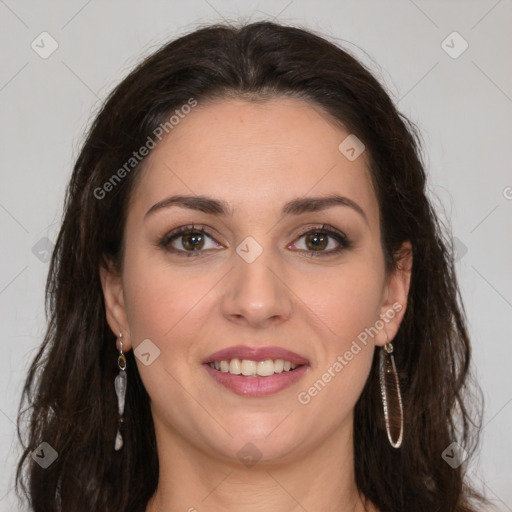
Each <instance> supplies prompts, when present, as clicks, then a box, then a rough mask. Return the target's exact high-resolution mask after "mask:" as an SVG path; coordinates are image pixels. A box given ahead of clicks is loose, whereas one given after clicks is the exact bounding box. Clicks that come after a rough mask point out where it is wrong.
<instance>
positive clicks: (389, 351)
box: [379, 342, 404, 448]
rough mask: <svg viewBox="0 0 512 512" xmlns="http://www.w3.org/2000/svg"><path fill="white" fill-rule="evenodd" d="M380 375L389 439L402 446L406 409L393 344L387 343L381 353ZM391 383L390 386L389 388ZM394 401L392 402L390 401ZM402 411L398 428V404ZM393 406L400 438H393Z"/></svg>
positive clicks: (395, 425)
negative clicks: (403, 405)
mask: <svg viewBox="0 0 512 512" xmlns="http://www.w3.org/2000/svg"><path fill="white" fill-rule="evenodd" d="M379 376H380V392H381V395H382V405H383V407H384V419H385V421H386V432H387V434H388V439H389V442H390V444H391V446H392V447H393V448H400V445H401V444H402V437H403V433H404V411H403V408H402V395H401V394H400V384H399V381H398V373H397V371H396V366H395V358H394V356H393V345H392V344H391V343H388V342H387V343H386V344H385V345H384V346H383V347H382V348H381V350H380V353H379ZM388 385H389V388H388ZM393 388H394V393H393V394H390V392H389V389H393ZM390 402H392V403H390ZM397 404H398V409H399V411H400V421H399V428H398V429H397V420H396V414H395V412H396V405H397ZM391 406H392V407H393V414H392V415H391V418H392V421H393V427H394V431H395V432H394V433H396V430H399V434H398V439H397V440H396V441H394V440H393V437H392V435H391V427H390V421H389V419H390V414H389V412H390V411H389V409H390V407H391Z"/></svg>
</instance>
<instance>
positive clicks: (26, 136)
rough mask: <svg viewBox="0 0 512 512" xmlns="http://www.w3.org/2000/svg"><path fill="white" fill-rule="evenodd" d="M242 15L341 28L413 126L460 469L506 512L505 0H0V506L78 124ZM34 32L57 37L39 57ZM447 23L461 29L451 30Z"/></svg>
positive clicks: (509, 293)
mask: <svg viewBox="0 0 512 512" xmlns="http://www.w3.org/2000/svg"><path fill="white" fill-rule="evenodd" d="M240 18H243V19H245V20H247V21H248V20H257V19H262V18H264V19H276V20H278V21H281V22H286V23H292V24H298V25H304V26H306V27H309V28H311V29H314V30H316V31H319V32H320V33H322V34H324V35H326V36H327V37H329V38H331V40H333V39H334V40H336V41H337V42H338V43H341V44H342V45H344V47H345V48H347V49H348V50H349V51H351V52H352V53H353V54H354V55H355V56H356V57H359V58H360V59H361V60H362V61H363V62H364V63H366V64H367V65H368V66H370V67H371V69H372V70H373V71H374V73H375V74H376V75H377V77H378V78H379V79H380V80H381V82H383V83H384V85H385V86H386V87H387V89H388V91H389V92H390V94H391V95H392V96H393V98H394V99H395V100H396V101H397V102H398V105H399V108H400V109H401V111H402V112H403V113H404V114H406V115H407V116H409V117H410V118H411V119H412V120H413V121H415V122H416V123H417V124H418V126H419V128H420V130H421V133H422V135H423V139H424V153H425V161H426V163H427V166H428V171H429V175H430V191H431V196H432V198H433V200H434V202H435V204H436V206H437V207H438V208H439V210H440V212H441V215H442V217H443V218H444V219H445V221H446V222H447V223H448V224H450V225H451V226H452V229H453V234H454V236H455V237H456V240H455V245H456V247H457V248H458V258H459V261H458V263H457V268H458V274H459V277H460V281H461V289H462V294H463V298H464V301H465V306H466V310H467V314H468V317H469V321H470V330H471V335H472V340H473V348H474V369H475V372H476V374H477V376H478V378H479V379H480V382H481V385H482V388H483V391H484V396H485V400H486V409H485V418H484V428H483V432H482V448H481V450H480V454H479V457H478V458H477V459H476V460H475V462H474V464H473V465H472V466H471V474H472V478H473V479H474V481H475V482H476V484H477V486H478V487H479V488H480V489H482V490H483V491H484V492H485V493H486V494H487V496H488V497H489V498H490V499H492V500H494V502H495V503H496V506H497V509H498V510H501V511H505V510H512V486H511V485H510V483H511V482H512V469H511V467H512V465H511V462H510V456H511V455H512V454H511V450H510V448H511V443H510V430H511V428H510V427H511V425H512V421H511V419H512V405H511V401H512V386H511V380H512V379H511V377H510V375H511V373H512V372H511V370H510V366H511V361H512V348H511V347H512V345H511V343H510V334H509V333H510V324H511V319H512V315H511V313H512V286H511V284H512V283H511V281H512V272H511V265H510V262H511V261H512V254H511V253H512V248H511V243H510V239H511V236H510V235H511V232H512V231H511V227H512V222H511V219H512V215H511V213H512V173H511V172H510V162H511V161H512V144H511V141H510V136H511V134H512V116H511V113H512V73H511V70H512V67H511V62H512V55H511V53H512V41H511V39H512V36H511V34H512V30H511V29H512V26H511V21H512V2H511V0H499V1H497V0H478V1H476V0H474V1H468V0H466V1H426V0H415V1H412V0H400V1H393V2H391V1H379V2H377V1H359V2H356V1H334V0H331V1H329V0H323V1H315V2H313V1H309V2H307V1H302V0H291V1H290V0H272V1H267V0H265V1H246V2H242V1H234V0H233V1H225V0H222V1H221V0H193V1H189V2H187V3H186V4H185V3H184V2H172V1H169V2H156V1H144V2H143V1H137V2H133V1H132V2H121V1H110V2H107V1H103V2H101V1H100V0H92V1H86V0H81V1H66V2H49V1H40V2H37V3H36V2H23V1H15V0H0V41H1V46H0V48H1V69H2V72H1V75H0V105H1V111H2V116H1V118H0V119H1V121H0V130H1V137H0V140H1V163H2V165H1V170H0V172H1V187H0V234H1V240H2V241H1V244H0V246H1V251H2V253H1V254H2V265H1V269H0V311H1V318H2V327H1V341H0V343H1V345H0V347H1V349H2V350H1V357H0V388H1V390H2V393H1V399H0V460H1V461H2V463H1V464H0V484H1V487H0V511H2V512H3V511H12V510H21V508H20V506H19V505H18V504H17V502H16V501H15V498H14V495H13V493H12V485H13V468H14V465H15V461H16V458H17V456H18V451H19V448H18V446H17V441H16V437H15V421H16V413H17V406H18V401H19V396H20V392H21V386H22V382H23V378H24V375H25V373H26V370H27V367H28V364H29V361H30V360H31V359H32V357H33V356H34V354H35V350H36V349H37V347H38V345H39V343H40V341H41V339H42V336H43V333H44V329H45V316H44V307H43V306H44V303H43V291H44V290H43V288H44V283H45V278H46V273H47V270H48V263H47V262H46V261H45V260H46V259H47V255H48V254H49V253H48V248H49V247H50V248H51V245H49V244H51V242H52V241H55V238H56V234H57V232H58V227H59V222H60V219H61V212H62V201H63V194H64V188H65V185H66V183H67V180H68V178H69V175H70V172H71V167H72V163H73V160H74V158H76V156H77V154H78V148H79V145H80V142H81V140H82V137H83V133H84V131H85V129H86V128H87V126H88V125H89V123H90V122H91V120H92V118H93V116H94V113H95V112H96V111H97V109H98V107H99V105H100V103H101V101H102V100H103V99H104V98H105V97H106V95H107V94H108V92H109V91H110V90H111V89H112V87H113V86H114V85H115V84H117V83H118V82H119V81H120V79H121V78H122V77H124V76H125V75H126V73H127V72H128V71H129V70H130V69H131V68H132V67H133V66H134V64H135V63H136V62H138V61H139V60H140V58H142V57H143V56H145V55H147V54H148V53H150V52H151V51H153V50H155V49H156V48H158V46H160V45H161V44H162V43H163V42H165V41H167V40H168V39H170V38H173V37H175V36H178V35H180V34H183V33H184V32H186V31H189V30H192V29H194V28H196V27H199V26H200V25H202V24H206V23H209V22H212V21H222V20H223V19H226V20H237V19H240ZM44 31H46V32H48V33H49V34H50V35H51V37H52V38H53V39H54V40H55V41H56V44H58V48H57V50H56V51H55V52H54V53H53V54H51V55H50V56H48V57H47V58H46V59H43V58H42V57H41V56H40V53H44V52H45V51H46V52H48V51H49V49H51V40H50V39H49V37H48V36H40V34H41V33H42V32H44ZM454 31H456V32H458V33H459V34H460V36H461V37H462V38H463V39H461V38H460V37H459V36H457V35H455V36H453V35H452V36H450V37H448V36H449V35H450V34H452V32H454ZM447 37H448V39H447ZM42 38H43V41H41V39H42ZM33 41H35V42H34V45H39V46H38V47H37V46H36V48H37V50H38V51H39V53H37V52H36V51H35V50H34V49H33V48H32V47H31V44H32V42H33ZM443 41H446V42H445V43H444V44H443ZM464 41H467V43H468V44H469V46H468V48H467V50H466V51H464V52H463V53H462V54H460V55H459V53H460V52H461V50H462V49H463V48H464V46H465V43H464ZM53 44H55V43H53ZM447 52H450V53H451V54H452V55H449V53H447ZM454 57H456V58H454ZM47 239H48V240H47ZM78 292H79V291H78V290H77V293H78ZM439 456H441V454H440V455H439Z"/></svg>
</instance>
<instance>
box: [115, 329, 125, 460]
mask: <svg viewBox="0 0 512 512" xmlns="http://www.w3.org/2000/svg"><path fill="white" fill-rule="evenodd" d="M117 366H118V367H119V373H118V374H117V377H116V378H115V379H114V387H115V389H116V395H117V409H118V412H119V420H118V426H117V434H116V442H115V444H114V450H116V451H119V450H120V449H121V448H122V447H123V436H122V435H121V426H122V423H123V414H124V402H125V397H126V383H127V378H126V358H125V357H124V353H123V333H121V332H120V333H119V355H118V356H117Z"/></svg>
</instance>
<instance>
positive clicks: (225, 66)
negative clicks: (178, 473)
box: [17, 22, 485, 512]
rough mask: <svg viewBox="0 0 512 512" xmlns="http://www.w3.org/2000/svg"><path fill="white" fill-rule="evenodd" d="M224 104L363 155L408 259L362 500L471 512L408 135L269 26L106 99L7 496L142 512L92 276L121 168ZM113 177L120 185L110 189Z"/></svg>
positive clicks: (387, 223) (129, 180)
mask: <svg viewBox="0 0 512 512" xmlns="http://www.w3.org/2000/svg"><path fill="white" fill-rule="evenodd" d="M233 95H234V96H238V97H246V98H252V99H257V98H266V97H275V96H278V95H291V96H295V97H300V98H303V99H305V100H306V101H309V102H312V103H314V104H316V105H317V106H320V107H323V109H324V110H325V112H326V113H328V114H329V115H330V116H332V118H334V119H336V120H337V121H339V122H340V123H343V125H344V126H346V127H348V128H349V130H350V132H351V133H353V134H355V135H356V136H357V137H358V138H359V139H360V140H361V141H363V143H364V144H365V146H366V148H367V150H368V153H369V155H370V161H371V165H370V171H371V175H372V179H373V183H374V186H375V190H376V192H377V197H378V201H379V208H380V217H381V224H382V225H381V229H382V247H383V251H384V255H385V258H386V262H387V266H388V270H389V269H392V268H394V267H395V265H396V264H397V263H396V262H397V249H398V248H399V247H400V245H401V244H402V242H404V241H406V240H409V241H410V242H411V244H412V250H413V268H412V279H411V286H410V291H409V296H408V304H407V310H406V313H405V317H404V319H403V322H402V324H401V326H400V329H399V331H398V334H397V336H396V338H395V340H394V342H393V344H394V346H395V352H394V353H395V360H396V365H397V368H398V369H399V374H400V385H401V389H402V397H403V402H404V416H405V417H404V423H405V437H404V441H403V444H402V447H401V448H399V449H394V448H392V447H391V446H390V445H389V442H388V439H387V436H386V430H385V425H384V421H383V414H382V404H381V402H380V395H379V382H378V367H377V362H378V361H377V357H376V356H375V358H374V361H373V366H372V369H371V372H370V375H369V378H368V380H367V382H366V386H365V388H364V390H363V392H362V394H361V396H360V398H359V400H358V402H357V404H356V408H355V419H354V449H355V461H354V462H355V475H356V483H357V486H358V488H359V491H360V492H361V493H362V494H363V495H365V496H366V497H367V498H369V499H370V500H371V501H372V502H373V503H374V504H375V505H376V506H377V507H378V508H379V509H380V510H381V512H399V511H405V510H412V509H414V511H415V512H423V511H424V512H434V511H438V512H470V511H476V510H477V508H476V507H477V505H478V502H479V501H481V502H484V501H485V500H484V499H483V497H481V496H480V495H479V494H478V493H477V492H476V491H475V490H474V489H473V488H472V487H471V486H470V484H469V482H468V481H467V479H466V476H465V469H466V467H467V461H466V463H464V464H462V465H459V466H457V467H455V468H453V467H451V465H449V464H447V462H445V460H443V457H442V454H443V452H444V450H445V449H446V448H447V447H448V446H449V445H450V444H451V443H452V442H457V443H458V444H459V445H460V446H461V447H463V448H464V449H465V450H466V451H467V452H468V453H469V454H471V453H473V452H474V450H475V448H476V447H477V445H478V427H479V424H480V421H481V415H480V414H478V413H479V411H480V409H479V407H480V402H478V400H476V398H477V395H475V394H474V392H473V391H472V390H471V389H469V388H468V382H469V379H468V378H469V364H470V355H471V350H470V342H469V339H468V333H467V328H466V320H465V313H464V309H463V306H462V302H461V300H460V293H459V289H458V285H457V281H456V275H455V271H454V263H453V257H452V254H451V247H450V244H449V242H448V240H449V238H447V234H446V233H445V232H444V229H443V227H442V226H441V225H440V223H439V221H438V220H437V218H436V215H435V213H434V211H433V209H432V206H431V204H430V202H429V200H428V198H427V195H426V176H425V170H424V166H423V164H422V161H421V156H420V154H421V153H420V144H419V138H418V135H417V131H416V129H415V127H414V125H413V124H412V123H410V122H409V121H408V120H407V119H405V118H404V117H403V116H402V115H401V114H400V113H399V112H397V110H396V108H395V106H394V105H393V102H392V101H391V99H390V97H389V96H388V95H387V93H386V92H385V90H384V89H383V87H382V86H381V85H380V84H379V83H378V81H377V80H376V79H375V78H374V77H373V76H372V74H371V73H370V72H369V71H368V70H367V69H366V68H365V67H364V66H362V65H361V64H360V63H359V62H358V61H357V60H356V59H354V58H353V57H352V56H350V55H349V54H348V53H347V52H346V51H344V50H342V49H341V48H339V47H338V46H337V45H335V44H333V43H331V42H329V41H327V40H326V39H325V38H323V37H320V36H317V35H315V34H313V33H312V32H310V31H307V30H304V29H300V28H294V27H288V26H283V25H279V24H276V23H270V22H258V23H253V24H248V25H243V26H241V27H234V26H229V25H213V26H209V27H204V28H201V29H199V30H196V31H194V32H192V33H190V34H187V35H185V36H183V37H180V38H179V39H176V40H174V41H172V42H170V43H168V44H167V45H165V46H163V47H162V48H161V49H160V50H158V51H157V52H156V53H154V54H153V55H151V56H150V57H148V58H147V59H145V60H144V61H143V62H142V63H141V64H140V65H139V66H138V67H137V68H136V69H135V70H134V71H132V72H131V73H130V74H129V76H128V77H127V78H125V79H124V80H123V81H122V82H121V83H120V85H118V86H117V88H116V89H115V90H114V91H113V92H112V93H111V95H110V96H109V98H108V99H107V101H106V102H105V103H104V106H103V108H102V110H101V112H100V113H99V114H98V116H97V118H96V120H95V121H94V124H93V125H92V127H91V129H90V131H89V134H88V136H87V139H86V141H85V143H84V144H83V147H82V150H81V153H80V155H79V157H78V159H77V161H76V164H75V166H74V169H73V174H72V176H71V181H70V183H69V186H68V189H67V196H66V201H65V211H64V219H63V223H62V227H61V230H60V233H59V236H58V239H57V241H56V246H55V251H54V253H53V257H52V260H51V265H50V269H49V274H48V280H47V286H46V306H47V314H48V316H49V325H48V330H47V333H46V336H45V338H44V342H43V344H42V346H41V349H40V351H39V353H38V354H37V357H36V358H35V360H34V362H33V364H32V366H31V368H30V372H29V374H28V378H27V381H26V384H25V387H24V392H23V399H22V403H21V405H20V423H19V425H23V424H25V423H24V422H22V421H21V420H24V419H25V418H26V420H27V424H28V428H26V429H25V427H23V429H22V428H21V426H20V427H19V434H20V438H21V439H22V442H24V447H25V451H24V453H23V457H22V459H21V461H20V463H19V466H18V473H17V477H18V480H17V482H18V488H19V489H20V491H21V492H22V493H24V495H26V496H27V497H28V499H29V501H30V503H31V506H32V508H33V510H34V511H35V512H43V511H44V512H49V511H55V512H63V511H65V512H68V511H73V512H81V511H84V512H90V511H92V510H94V511H95V512H121V511H123V512H125V511H129V512H132V511H133V512H138V511H143V510H144V508H145V506H146V504H147V502H148V500H149V498H150V497H151V495H152V494H153V493H154V491H155V489H156V485H157V481H158V458H157V451H156V442H155V434H154V428H153V421H152V417H151V412H150V408H149V397H148V395H147V393H146V391H145V389H144V387H143V385H142V382H141V379H140V377H139V375H138V372H137V370H136V364H135V360H134V357H133V354H132V352H130V353H128V355H127V356H128V366H129V368H130V371H129V372H128V379H129V382H128V389H129V393H128V395H127V403H126V409H125V425H126V428H125V432H124V448H123V449H122V450H121V451H119V452H115V451H114V449H113V441H114V438H115V433H116V429H117V416H116V400H115V393H114V387H113V380H114V377H115V375H116V372H117V366H116V355H117V352H116V348H115V337H114V336H113V334H112V332H111V331H110V329H109V327H108V325H107V322H106V318H105V305H104V302H103V294H102V288H101V284H100V278H99V268H100V265H104V264H105V258H107V257H108V258H110V259H112V260H113V261H115V262H117V265H118V266H119V267H121V265H122V260H123V255H122V245H123V244H122V241H123V230H124V225H125V218H126V208H127V204H128V200H129V197H130V194H131V192H132V191H133V189H134V183H135V177H136V176H137V173H138V171H140V169H141V167H142V166H143V165H144V162H145V160H144V159H142V160H141V161H140V162H136V163H135V164H134V165H133V166H132V167H133V168H132V167H126V162H129V161H130V158H132V156H133V152H134V151H135V150H137V149H138V148H140V147H142V146H144V145H145V144H147V141H148V137H154V134H155V130H158V127H159V126H160V125H161V123H165V122H166V121H167V120H168V119H169V116H170V115H172V113H173V112H174V111H175V110H176V109H179V108H180V107H181V106H182V105H185V104H187V102H189V101H190V99H191V98H193V99H194V100H195V101H197V102H201V101H205V100H207V99H211V98H224V97H227V96H233ZM130 165H131V164H130ZM123 166H124V169H125V171H126V172H125V173H122V172H121V173H119V172H117V171H118V170H119V169H121V168H123ZM116 173H117V176H118V177H119V176H120V175H122V179H119V180H117V179H116V180H112V177H113V175H114V174H116ZM107 182H109V183H110V184H111V185H110V186H105V184H106V183H107ZM376 354H377V351H376ZM475 389H477V390H478V387H476V388H475ZM477 402H478V403H477ZM473 406H475V407H474V409H475V411H476V413H473V412H472V408H473ZM42 442H47V443H48V444H49V445H50V446H51V447H52V448H53V449H54V450H55V451H56V452H57V454H58V456H57V458H56V460H55V461H54V462H53V463H52V464H51V465H50V466H49V467H48V468H46V469H42V468H41V467H40V465H38V464H36V463H35V462H34V461H33V460H32V457H31V453H32V452H33V451H34V450H35V449H36V448H37V447H38V446H39V445H40V443H42Z"/></svg>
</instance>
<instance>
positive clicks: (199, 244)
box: [181, 232, 204, 251]
mask: <svg viewBox="0 0 512 512" xmlns="http://www.w3.org/2000/svg"><path fill="white" fill-rule="evenodd" d="M181 245H182V246H183V248H184V249H186V250H191V251H195V250H198V249H202V248H203V246H204V235H203V234H202V233H199V232H197V233H187V234H185V235H182V236H181Z"/></svg>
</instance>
